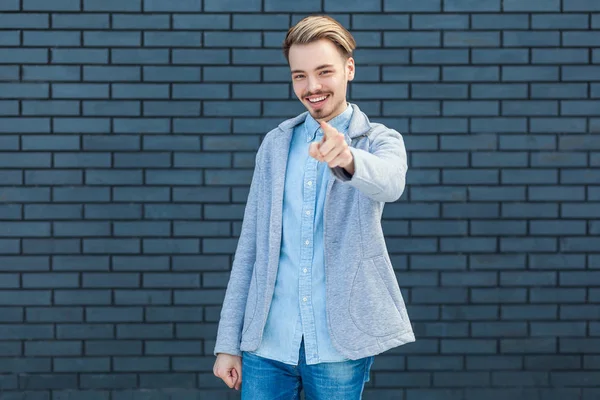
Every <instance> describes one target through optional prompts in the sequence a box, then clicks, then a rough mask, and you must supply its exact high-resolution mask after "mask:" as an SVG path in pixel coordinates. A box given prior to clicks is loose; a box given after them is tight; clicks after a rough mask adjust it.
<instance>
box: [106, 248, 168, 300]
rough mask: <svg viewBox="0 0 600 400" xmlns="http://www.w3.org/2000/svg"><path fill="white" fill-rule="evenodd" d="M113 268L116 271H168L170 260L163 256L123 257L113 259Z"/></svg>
mask: <svg viewBox="0 0 600 400" xmlns="http://www.w3.org/2000/svg"><path fill="white" fill-rule="evenodd" d="M113 268H114V270H116V271H144V272H147V271H166V270H168V269H169V259H168V257H162V256H153V257H149V256H141V255H121V256H115V257H113ZM136 293H139V292H137V291H136Z"/></svg>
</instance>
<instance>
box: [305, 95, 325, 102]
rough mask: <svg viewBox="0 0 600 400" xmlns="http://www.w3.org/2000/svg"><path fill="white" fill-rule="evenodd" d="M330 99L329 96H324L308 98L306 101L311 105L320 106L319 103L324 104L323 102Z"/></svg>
mask: <svg viewBox="0 0 600 400" xmlns="http://www.w3.org/2000/svg"><path fill="white" fill-rule="evenodd" d="M328 97H329V95H328V94H326V95H322V96H318V97H307V98H306V100H308V102H309V103H311V104H319V103H322V102H323V101H325V100H327V98H328Z"/></svg>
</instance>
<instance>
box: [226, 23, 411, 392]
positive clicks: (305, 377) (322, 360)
mask: <svg viewBox="0 0 600 400" xmlns="http://www.w3.org/2000/svg"><path fill="white" fill-rule="evenodd" d="M283 47H284V54H285V56H286V58H287V60H288V62H289V65H290V70H291V79H292V82H293V86H294V92H295V94H296V96H297V97H298V99H299V100H300V101H301V102H302V103H303V104H304V106H305V107H306V109H307V110H308V111H307V112H304V113H302V114H301V115H299V116H297V117H295V118H293V119H290V120H287V121H284V122H283V123H281V124H280V125H279V126H278V127H277V128H275V129H274V130H272V131H271V132H269V133H268V134H267V135H266V136H265V138H264V140H263V143H262V144H261V146H260V148H259V150H258V152H257V155H256V167H255V171H254V175H253V178H252V183H251V186H250V192H249V195H248V201H247V204H246V210H245V213H244V220H243V225H242V231H241V236H240V238H239V243H238V246H237V250H236V253H235V258H234V262H233V266H232V271H231V277H230V281H229V284H228V287H227V292H226V296H225V300H224V304H223V308H222V312H221V319H220V322H219V329H218V334H217V341H216V346H215V349H214V353H215V355H216V356H217V360H216V362H215V365H214V374H215V375H216V376H217V377H219V378H221V379H222V380H223V381H224V382H225V383H226V384H227V385H228V386H229V387H230V388H235V389H237V390H240V388H241V391H242V399H251V400H270V399H297V398H299V397H298V396H299V393H300V391H301V390H304V394H305V397H306V399H307V400H316V399H327V400H335V399H344V400H353V399H360V398H361V396H362V392H363V389H364V384H365V382H367V381H368V380H369V373H370V372H369V371H370V367H371V365H372V363H373V357H374V355H376V354H379V353H382V352H384V351H386V350H388V349H390V348H393V347H396V346H400V345H403V344H405V343H409V342H413V341H414V340H415V337H414V334H413V330H412V327H411V323H410V321H409V318H408V314H407V312H406V307H405V304H404V300H403V297H402V294H401V292H400V289H399V286H398V283H397V281H396V276H395V273H394V269H393V267H392V265H391V262H390V258H389V255H388V252H387V248H386V244H385V240H384V236H383V231H382V228H381V222H380V221H381V213H382V211H383V207H384V204H385V203H386V202H393V201H396V200H398V199H399V198H400V196H401V195H402V193H403V191H404V187H405V176H406V170H407V159H406V151H405V148H404V142H403V139H402V136H401V135H400V134H399V133H398V132H396V131H395V130H393V129H389V128H387V127H385V126H383V125H381V124H377V123H372V122H370V121H369V119H368V118H367V116H366V115H365V114H363V113H362V112H361V110H360V109H359V108H358V107H357V106H356V105H355V104H350V103H348V102H347V101H346V90H347V85H348V82H349V81H352V80H353V79H354V74H355V66H354V59H353V58H352V53H353V50H354V48H355V41H354V39H353V37H352V35H351V34H350V33H349V32H348V31H347V30H346V29H344V28H343V27H342V26H341V25H340V24H339V23H337V22H336V21H335V20H333V19H331V18H329V17H327V16H311V17H307V18H305V19H303V20H302V21H300V22H299V23H298V24H297V25H296V26H294V27H292V28H291V29H290V30H289V32H288V34H287V36H286V39H285V41H284V46H283ZM242 376H243V383H242Z"/></svg>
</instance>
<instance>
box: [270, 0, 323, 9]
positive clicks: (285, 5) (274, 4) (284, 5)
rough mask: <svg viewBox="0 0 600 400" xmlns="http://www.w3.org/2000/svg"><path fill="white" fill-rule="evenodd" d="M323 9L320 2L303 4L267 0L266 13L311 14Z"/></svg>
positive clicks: (283, 0) (286, 0) (314, 0)
mask: <svg viewBox="0 0 600 400" xmlns="http://www.w3.org/2000/svg"><path fill="white" fill-rule="evenodd" d="M320 8H321V2H320V1H319V0H308V1H303V2H301V3H299V2H296V1H293V0H265V2H264V11H266V12H282V11H284V12H310V11H315V10H317V9H320Z"/></svg>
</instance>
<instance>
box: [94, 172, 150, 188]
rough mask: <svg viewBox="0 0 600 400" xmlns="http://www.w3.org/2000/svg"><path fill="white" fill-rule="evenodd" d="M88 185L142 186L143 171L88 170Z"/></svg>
mask: <svg viewBox="0 0 600 400" xmlns="http://www.w3.org/2000/svg"><path fill="white" fill-rule="evenodd" d="M85 183H86V185H103V186H104V185H111V186H112V185H141V184H142V183H143V174H142V171H135V170H134V171H118V170H89V169H88V170H87V171H86V173H85Z"/></svg>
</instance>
